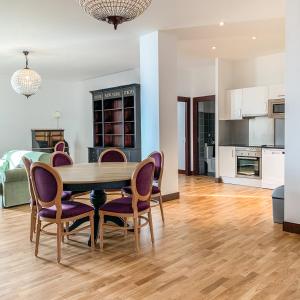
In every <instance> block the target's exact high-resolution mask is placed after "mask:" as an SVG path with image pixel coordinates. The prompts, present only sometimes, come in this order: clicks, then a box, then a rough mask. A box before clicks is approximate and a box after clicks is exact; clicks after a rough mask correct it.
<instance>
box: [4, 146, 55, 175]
mask: <svg viewBox="0 0 300 300" xmlns="http://www.w3.org/2000/svg"><path fill="white" fill-rule="evenodd" d="M23 156H26V157H27V158H29V159H30V160H31V161H33V162H37V161H41V162H45V163H49V162H50V154H49V153H44V152H35V151H27V150H11V151H8V152H7V153H5V154H4V156H3V157H2V160H4V161H6V162H7V163H8V169H9V170H12V169H16V168H23V161H22V157H23Z"/></svg>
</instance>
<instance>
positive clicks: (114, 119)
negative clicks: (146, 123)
mask: <svg viewBox="0 0 300 300" xmlns="http://www.w3.org/2000/svg"><path fill="white" fill-rule="evenodd" d="M91 93H92V96H93V114H94V147H90V148H89V161H90V162H95V161H97V160H98V157H99V155H100V153H101V152H102V151H103V150H104V149H105V148H110V147H117V148H120V149H122V150H123V151H124V152H125V154H126V155H127V158H128V160H129V161H139V160H141V128H140V127H141V125H140V123H141V122H140V86H139V85H138V84H132V85H127V86H121V87H116V88H110V89H105V90H98V91H93V92H91Z"/></svg>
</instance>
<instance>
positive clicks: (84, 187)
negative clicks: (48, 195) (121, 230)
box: [55, 162, 138, 245]
mask: <svg viewBox="0 0 300 300" xmlns="http://www.w3.org/2000/svg"><path fill="white" fill-rule="evenodd" d="M137 164H138V163H135V162H120V163H119V162H113V163H110V162H105V163H81V164H73V165H69V166H62V167H56V168H55V169H56V171H58V173H59V174H60V176H61V178H62V181H63V187H64V191H72V192H74V193H76V192H85V191H87V192H88V191H90V201H91V203H92V205H93V208H94V230H95V235H94V236H95V240H97V237H98V227H99V208H100V207H101V206H102V205H103V204H104V203H105V202H106V200H107V197H106V193H105V190H110V189H112V190H115V189H121V188H122V187H124V186H128V185H130V180H131V176H132V174H133V172H134V170H135V168H136V166H137ZM120 196H121V195H120ZM87 221H88V219H81V220H78V221H75V222H74V223H73V224H72V225H71V226H70V228H69V230H70V231H72V230H74V229H75V228H77V227H78V226H80V225H81V224H82V223H84V222H87ZM105 221H108V220H105ZM109 221H112V222H114V223H116V224H117V225H119V226H124V223H123V221H122V220H121V219H119V218H116V217H111V218H110V220H109ZM90 244H91V241H90V240H89V245H90Z"/></svg>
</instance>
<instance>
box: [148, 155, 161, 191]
mask: <svg viewBox="0 0 300 300" xmlns="http://www.w3.org/2000/svg"><path fill="white" fill-rule="evenodd" d="M149 157H151V158H153V159H154V163H155V171H154V181H156V182H157V185H158V187H159V188H160V187H161V181H162V176H163V172H164V163H165V157H164V153H163V152H162V151H154V152H152V153H151V154H150V155H149Z"/></svg>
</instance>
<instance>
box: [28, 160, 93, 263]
mask: <svg viewBox="0 0 300 300" xmlns="http://www.w3.org/2000/svg"><path fill="white" fill-rule="evenodd" d="M30 178H31V181H32V187H33V191H34V195H35V200H36V207H37V229H36V244H35V255H36V256H37V255H38V251H39V241H40V234H41V232H43V233H46V234H50V235H53V232H49V231H47V230H46V229H45V228H46V227H47V226H48V225H49V224H56V226H57V229H56V234H54V235H56V238H57V262H60V260H61V243H62V241H63V237H64V236H69V235H70V234H72V235H73V234H74V233H75V232H78V231H81V230H83V229H86V228H90V231H91V243H92V245H91V246H92V249H94V209H93V207H91V206H89V205H87V204H84V203H80V202H75V201H62V200H61V194H62V190H63V183H62V179H61V177H60V175H59V173H58V172H57V171H56V170H55V169H54V168H52V167H51V166H49V165H48V164H45V163H41V162H37V163H33V164H32V165H31V168H30ZM85 217H88V218H89V220H90V225H89V226H85V227H83V228H80V229H77V230H76V231H72V232H69V231H64V223H67V222H70V221H76V220H79V219H82V218H85ZM42 222H46V224H45V225H44V226H43V227H42Z"/></svg>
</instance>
